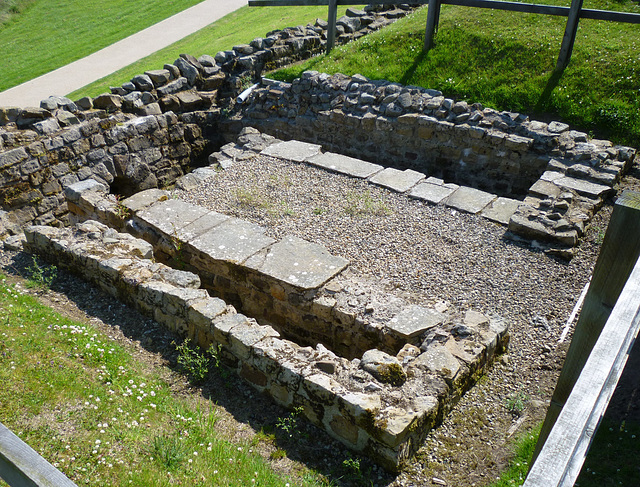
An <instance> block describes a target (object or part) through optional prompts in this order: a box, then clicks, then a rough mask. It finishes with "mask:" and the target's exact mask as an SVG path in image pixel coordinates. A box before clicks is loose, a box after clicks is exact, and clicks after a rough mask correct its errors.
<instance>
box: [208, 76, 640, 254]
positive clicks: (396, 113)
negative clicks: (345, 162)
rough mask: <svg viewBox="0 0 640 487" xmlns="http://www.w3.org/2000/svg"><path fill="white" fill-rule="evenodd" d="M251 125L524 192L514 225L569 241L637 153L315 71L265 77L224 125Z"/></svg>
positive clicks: (454, 179) (437, 96)
mask: <svg viewBox="0 0 640 487" xmlns="http://www.w3.org/2000/svg"><path fill="white" fill-rule="evenodd" d="M246 126H251V127H254V128H256V129H258V130H260V131H261V132H264V133H267V134H270V135H272V136H275V137H277V138H279V139H284V140H290V139H294V140H302V141H306V142H312V143H316V144H319V145H321V146H322V147H323V148H324V149H325V150H331V151H335V152H338V153H341V154H346V155H350V156H353V157H356V158H359V159H365V160H367V161H370V162H374V163H379V164H381V165H383V166H386V167H389V166H392V167H397V168H400V169H413V170H417V171H419V172H421V173H425V174H426V175H428V176H432V177H437V178H441V179H443V180H444V181H445V182H449V183H456V184H461V185H465V186H471V187H474V188H480V189H483V190H485V191H488V192H490V193H495V194H498V195H501V196H509V197H511V198H514V197H518V198H520V199H522V200H523V205H522V206H521V208H519V210H518V212H517V213H516V214H515V215H514V217H512V221H511V222H510V223H509V230H510V231H512V232H513V233H515V234H518V235H521V236H524V237H526V238H531V239H540V240H546V241H551V242H553V243H555V244H559V245H561V246H568V247H572V246H574V245H576V244H577V241H578V238H579V236H581V235H582V233H583V232H584V228H585V225H586V224H587V223H588V221H589V220H590V219H591V218H592V216H593V214H594V213H595V211H597V210H598V209H599V208H600V206H601V205H602V203H603V202H604V199H605V198H606V197H607V195H608V194H609V193H611V191H612V190H613V186H614V185H615V183H617V182H618V181H619V179H620V177H621V176H622V174H624V172H625V171H626V170H627V169H628V167H629V166H630V164H631V163H632V161H633V159H634V158H635V155H636V150H635V149H632V148H629V147H623V146H615V145H614V144H612V143H611V142H609V141H606V140H595V139H590V138H589V137H588V136H587V134H585V133H582V132H577V131H575V130H570V127H569V126H568V125H566V124H562V123H558V122H551V123H549V124H547V123H542V122H538V121H531V120H529V118H528V117H526V116H524V115H522V114H517V113H510V112H497V111H495V110H492V109H490V108H483V107H482V106H481V105H479V104H473V105H469V104H468V103H466V102H464V101H459V102H456V101H454V100H452V99H448V98H445V97H444V96H443V95H442V93H440V92H438V91H435V90H429V89H424V88H418V87H410V86H402V85H400V84H397V83H390V82H388V81H384V80H370V79H367V78H365V77H363V76H359V75H355V76H353V77H348V76H344V75H341V74H336V75H333V76H329V75H327V74H324V73H318V72H315V71H308V72H305V73H303V75H302V77H301V78H298V79H296V80H294V81H293V82H292V83H283V82H276V81H268V80H267V81H266V82H265V86H261V87H258V88H256V89H254V90H253V91H252V93H251V95H250V96H249V98H248V99H247V101H246V102H245V103H244V104H243V105H242V106H241V107H239V112H238V113H237V114H236V115H235V116H234V117H232V118H231V119H226V120H225V119H223V120H221V121H220V123H219V130H220V131H221V132H224V133H227V134H228V136H227V139H233V138H234V136H235V134H237V133H238V132H239V130H240V127H246Z"/></svg>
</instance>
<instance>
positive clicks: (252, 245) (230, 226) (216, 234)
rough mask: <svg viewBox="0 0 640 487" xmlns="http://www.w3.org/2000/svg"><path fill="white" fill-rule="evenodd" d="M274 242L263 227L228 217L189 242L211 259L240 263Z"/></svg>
mask: <svg viewBox="0 0 640 487" xmlns="http://www.w3.org/2000/svg"><path fill="white" fill-rule="evenodd" d="M274 242H275V240H274V239H272V238H271V237H267V236H266V235H265V234H264V228H262V227H261V226H259V225H256V224H255V223H250V222H247V221H245V220H240V219H239V218H229V219H228V220H226V221H224V222H223V223H221V224H220V225H218V226H216V227H214V228H212V229H211V230H209V231H208V232H206V233H204V234H202V235H200V236H199V237H198V238H196V239H195V240H192V241H190V242H189V244H190V245H191V246H192V247H193V248H195V249H196V250H198V251H200V252H202V253H205V254H207V255H209V256H210V257H211V258H212V259H215V260H220V261H224V262H229V263H232V264H241V263H242V262H244V261H245V260H247V259H248V258H249V257H251V256H252V255H253V254H255V253H257V252H259V251H260V250H262V249H264V248H265V247H268V246H269V245H271V244H273V243H274Z"/></svg>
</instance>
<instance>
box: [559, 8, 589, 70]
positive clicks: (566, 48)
mask: <svg viewBox="0 0 640 487" xmlns="http://www.w3.org/2000/svg"><path fill="white" fill-rule="evenodd" d="M582 1H583V0H571V8H570V9H569V16H568V17H567V27H566V29H565V30H564V37H563V38H562V46H561V47H560V55H559V56H558V62H557V63H556V70H563V69H564V68H566V67H567V65H568V64H569V60H570V59H571V53H572V52H573V43H574V42H575V40H576V34H577V33H578V21H579V20H580V10H582Z"/></svg>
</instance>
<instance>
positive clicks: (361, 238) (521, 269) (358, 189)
mask: <svg viewBox="0 0 640 487" xmlns="http://www.w3.org/2000/svg"><path fill="white" fill-rule="evenodd" d="M174 196H175V197H178V198H180V199H184V200H186V201H189V202H191V203H194V204H198V205H201V206H205V207H207V208H210V209H212V210H215V211H219V212H222V213H225V214H228V215H233V216H236V217H239V218H243V219H246V220H250V221H252V222H255V223H257V224H259V225H262V226H264V227H265V228H266V229H267V233H268V234H270V235H272V236H274V237H278V238H281V237H282V236H284V235H286V234H293V235H296V236H299V237H301V238H304V239H307V240H310V241H313V242H316V243H320V244H322V245H324V246H326V247H327V249H329V251H330V252H331V253H332V254H334V255H339V256H342V257H345V258H347V259H349V260H350V261H351V269H352V270H353V271H355V272H356V273H359V274H362V275H364V276H368V277H374V278H375V279H377V280H379V281H380V282H381V283H382V284H383V285H385V287H386V288H387V289H389V292H392V293H394V294H395V293H397V294H401V295H403V297H405V299H409V300H411V301H413V302H416V303H428V304H435V303H436V302H437V301H445V302H448V303H450V304H451V305H453V306H454V307H456V308H458V309H460V310H464V309H467V308H472V309H475V310H478V311H481V312H484V313H495V314H499V315H501V316H503V317H505V318H507V319H508V321H509V322H510V324H511V325H510V326H511V344H510V347H509V354H508V355H507V356H505V357H503V358H502V359H501V361H500V363H498V364H497V365H496V366H495V367H494V368H493V369H492V370H491V371H490V373H489V374H488V375H487V376H486V377H484V378H483V379H482V380H481V381H480V383H479V384H478V385H476V386H475V387H474V388H473V389H472V391H470V392H469V393H467V394H466V395H465V397H464V398H463V399H462V400H461V402H460V403H459V404H458V406H457V407H456V408H455V409H454V411H453V412H452V413H451V414H450V415H449V416H448V417H447V418H446V419H445V421H444V424H443V425H442V426H441V427H440V428H438V429H437V430H435V431H434V432H432V433H431V434H430V435H429V437H428V439H427V441H426V443H425V446H424V447H423V448H422V449H421V451H420V453H419V454H418V456H417V459H416V461H415V462H414V463H413V464H412V465H411V466H409V467H408V468H407V469H406V471H405V472H404V473H403V474H401V475H400V476H399V477H398V478H397V479H396V480H395V481H394V483H393V485H398V486H400V485H403V486H405V485H406V486H408V485H432V482H433V479H434V478H436V479H443V480H445V481H446V482H447V485H457V486H461V487H464V486H476V485H478V486H479V485H485V484H486V483H487V482H489V481H490V480H491V479H492V478H494V477H495V475H497V474H498V472H499V470H500V469H501V468H504V466H505V459H506V458H507V457H508V456H509V454H510V451H511V446H510V443H509V442H508V440H509V439H511V438H513V437H514V436H517V435H518V434H520V432H522V431H524V430H526V429H527V428H529V427H530V426H531V425H532V424H535V423H537V422H540V421H541V420H542V419H543V417H544V407H545V403H546V402H547V401H548V400H549V398H550V395H551V393H552V392H553V387H554V384H555V380H556V377H557V374H558V372H559V370H560V367H561V364H562V359H563V357H564V354H565V352H566V342H565V344H564V345H558V344H557V341H558V338H559V337H560V334H561V333H562V329H563V327H564V325H565V322H566V320H567V318H568V317H569V315H570V313H571V311H572V309H573V307H574V305H575V303H576V301H577V299H578V296H579V295H580V293H581V291H582V289H583V287H584V286H585V284H586V282H587V280H588V278H589V276H590V274H591V272H592V269H593V265H594V264H595V259H596V257H597V253H598V251H599V244H598V240H599V238H600V237H599V234H600V230H599V229H600V228H602V229H604V228H606V223H607V221H608V217H609V215H610V210H611V208H610V207H605V209H604V210H602V211H601V212H600V214H599V215H598V216H597V217H596V219H595V220H594V223H593V225H592V228H591V229H590V230H589V232H588V234H587V238H585V239H584V241H583V242H582V244H581V246H580V249H579V252H578V255H577V256H576V257H575V258H574V259H573V260H572V261H571V262H565V261H561V260H557V259H555V258H552V257H549V256H547V255H546V254H544V253H543V252H541V251H536V250H532V249H531V248H529V247H528V246H524V245H520V244H516V243H513V242H511V241H508V240H505V238H504V233H505V228H504V227H502V226H499V225H497V224H494V223H492V222H489V221H487V220H484V219H482V218H479V217H476V216H473V215H469V214H464V213H460V212H457V211H452V210H451V209H450V208H445V207H440V206H431V205H428V204H426V203H423V202H419V201H416V200H412V199H410V198H408V197H406V196H403V195H399V194H396V193H393V192H391V191H388V190H386V189H384V188H379V187H376V186H374V185H371V184H369V183H367V182H364V181H362V180H358V179H354V178H349V177H346V176H342V175H337V174H333V173H329V172H326V171H323V170H320V169H317V168H314V167H310V166H307V165H305V164H298V163H292V162H288V161H282V160H278V159H274V158H269V157H264V156H258V157H257V158H254V159H252V160H249V161H238V162H235V163H234V164H233V166H231V167H230V168H229V169H227V170H225V171H223V172H220V173H218V174H217V175H216V176H214V177H212V178H210V179H208V180H207V181H205V183H203V184H202V185H200V186H198V187H197V188H196V189H193V190H191V191H180V190H176V191H174ZM569 338H570V337H569Z"/></svg>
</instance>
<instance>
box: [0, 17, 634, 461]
mask: <svg viewBox="0 0 640 487" xmlns="http://www.w3.org/2000/svg"><path fill="white" fill-rule="evenodd" d="M405 7H406V6H402V7H401V8H399V9H396V8H395V7H394V8H393V9H392V10H385V9H383V8H382V7H379V6H378V7H368V8H367V9H365V10H364V11H358V10H353V9H350V10H349V11H348V15H347V16H346V17H344V18H343V19H341V21H340V22H339V26H342V27H339V34H340V36H339V38H338V42H346V41H347V40H349V39H353V38H357V37H360V36H361V35H365V34H366V33H368V32H371V31H373V30H375V29H378V28H380V27H381V26H383V25H386V24H387V23H389V22H391V21H393V19H395V18H398V17H400V16H402V15H406V13H407V12H409V11H410V8H409V7H406V8H405ZM325 45H326V25H324V24H323V23H322V22H321V21H317V22H316V24H315V25H307V26H299V27H296V28H289V29H284V30H282V31H277V32H273V33H269V34H268V35H267V37H265V38H260V39H254V40H253V41H252V42H251V43H250V44H247V45H242V46H236V47H234V49H233V50H230V51H225V52H222V53H217V54H216V55H215V56H214V57H212V56H207V55H205V56H201V57H200V58H199V59H196V58H194V57H193V56H189V55H186V54H185V55H181V56H180V58H179V59H177V60H176V61H175V62H174V63H173V64H170V65H169V64H168V65H165V66H164V68H163V69H161V70H155V71H148V72H147V73H145V74H144V75H139V76H136V77H134V78H133V79H132V80H131V82H128V83H125V84H124V85H122V86H121V87H114V88H112V89H111V93H110V94H105V95H101V96H99V97H97V98H95V99H88V98H85V99H82V100H78V101H77V102H72V101H71V100H68V99H64V98H59V97H52V98H49V99H47V100H44V101H43V102H42V105H41V107H40V108H25V109H22V108H16V107H10V108H0V124H2V125H0V203H1V204H2V210H0V242H4V243H3V245H4V246H5V247H6V248H8V249H14V248H19V247H20V245H21V242H22V241H23V240H24V238H25V236H24V235H25V234H26V243H25V245H26V248H27V249H28V250H30V251H32V252H37V253H39V254H41V255H43V256H45V257H46V258H48V259H50V260H52V261H55V262H56V263H57V264H58V265H61V266H63V267H67V268H69V269H70V270H71V271H73V272H76V273H79V274H80V275H81V276H83V277H84V278H85V279H87V280H89V281H92V282H94V283H95V284H96V285H97V286H99V287H100V288H102V289H103V290H104V291H105V292H107V293H110V294H112V295H114V296H117V297H118V298H120V299H122V300H123V301H125V302H127V303H128V304H130V305H132V306H134V307H136V308H138V309H139V310H140V311H141V312H143V313H146V314H147V315H149V316H152V317H153V318H154V319H155V320H157V321H158V322H159V323H162V324H164V325H166V326H167V327H169V328H170V329H172V330H174V331H175V332H177V333H179V334H181V335H183V336H187V337H190V338H192V339H194V340H195V341H197V343H198V344H199V345H201V346H203V347H207V346H209V345H211V344H215V345H219V346H220V347H221V350H222V356H223V358H224V361H225V364H226V365H227V366H229V367H231V368H232V369H234V370H235V371H236V372H237V373H238V374H239V375H240V376H241V377H243V378H244V379H245V380H247V381H248V382H249V383H250V384H251V385H252V386H254V387H255V388H257V389H258V390H260V391H264V392H265V393H267V394H269V395H270V396H271V397H272V398H273V399H274V400H275V401H277V402H278V403H280V404H282V405H284V406H287V407H294V406H302V407H303V409H304V414H305V416H306V417H307V418H309V420H310V421H312V422H313V423H315V424H317V425H319V426H321V427H323V428H324V429H326V430H327V431H328V432H329V434H331V435H332V436H334V437H336V438H337V439H339V440H340V441H342V442H343V443H345V444H346V445H348V446H349V447H350V448H352V449H354V450H355V451H358V452H362V453H364V454H367V455H369V456H371V457H372V458H374V459H375V460H376V461H378V462H379V463H380V464H381V465H383V466H385V467H386V468H388V469H390V470H397V469H398V468H400V467H401V465H402V464H403V462H405V461H406V460H407V459H409V458H410V457H411V455H412V454H413V453H414V452H415V451H416V450H417V448H419V446H420V444H421V443H422V440H423V439H424V437H425V435H426V434H427V432H428V430H429V429H430V428H432V427H433V426H434V425H435V424H437V422H438V421H439V420H440V419H441V418H442V417H443V415H444V414H446V413H447V411H448V410H449V409H450V408H451V407H452V406H453V404H455V402H456V400H457V399H458V398H459V397H460V396H461V395H462V394H463V393H464V391H465V390H466V389H468V388H469V387H471V386H472V384H473V383H474V381H475V380H476V379H477V378H478V377H479V375H480V374H482V373H483V371H484V370H485V369H486V367H488V366H489V365H490V364H491V362H492V360H493V359H494V357H495V355H496V354H498V353H500V352H502V351H503V350H504V348H505V347H506V344H507V341H508V334H507V324H506V323H504V321H503V320H502V319H500V317H498V316H491V315H483V314H481V313H478V312H476V311H467V312H465V313H463V312H461V311H458V310H455V309H451V308H441V309H435V308H431V307H424V306H420V305H416V304H410V303H407V302H404V301H403V300H402V299H400V298H395V297H390V296H388V295H386V294H385V291H384V290H383V289H380V288H379V286H378V284H377V283H375V282H367V281H365V280H364V279H363V278H362V277H360V276H357V275H354V274H353V273H351V272H350V270H349V263H348V262H347V261H345V260H344V259H342V258H341V257H340V256H333V255H330V254H329V253H328V251H327V250H326V249H324V248H323V247H322V246H320V245H317V244H315V243H313V242H306V241H304V240H301V239H298V238H293V237H290V238H284V239H283V240H280V241H274V240H273V239H271V238H269V237H268V236H266V234H265V231H264V229H262V228H260V227H259V226H256V225H254V224H251V223H248V222H246V221H242V220H239V219H235V218H229V217H227V216H225V215H221V214H218V213H215V212H211V211H208V210H205V209H203V208H199V207H196V206H193V205H189V204H187V203H184V202H180V201H178V200H171V199H168V197H167V193H166V192H164V191H163V190H162V188H166V187H170V186H172V185H174V184H175V185H176V186H178V187H187V186H190V185H194V184H198V182H199V181H200V180H202V179H204V178H208V177H211V176H213V175H214V174H215V172H216V170H219V169H220V168H224V167H226V166H227V165H229V164H233V163H234V161H236V160H238V159H247V158H251V157H254V156H255V155H256V154H257V153H261V152H262V153H264V154H266V155H270V156H274V157H281V158H284V159H289V160H294V161H298V162H301V163H306V164H310V165H314V166H316V167H321V168H324V169H327V170H330V171H335V172H338V173H341V174H346V175H348V176H350V177H357V178H362V179H367V180H368V181H369V182H370V183H371V184H377V185H381V186H384V187H387V188H389V189H391V190H393V191H397V192H400V193H405V194H406V195H407V196H409V197H413V198H418V199H420V200H423V201H425V202H428V203H431V204H440V205H447V206H450V207H452V208H455V209H457V210H460V211H464V212H468V213H473V214H477V215H478V216H480V217H484V218H488V219H490V220H492V221H494V222H496V223H497V224H501V225H503V226H504V228H505V236H506V237H509V238H513V239H518V240H521V241H526V242H531V243H532V244H533V245H534V246H536V247H538V248H540V247H544V248H546V249H547V251H548V252H550V253H553V254H555V255H560V256H563V257H566V258H570V257H571V256H572V254H573V249H574V248H575V245H576V244H577V242H578V239H579V238H580V236H581V235H582V234H583V232H584V229H585V226H586V225H587V224H588V222H589V221H590V219H591V218H592V217H593V214H594V213H595V212H596V211H597V210H598V208H599V207H600V206H601V205H602V204H603V202H604V200H605V198H606V197H607V196H608V195H609V194H610V193H611V192H612V191H613V190H614V185H615V184H616V182H617V181H618V180H619V179H620V177H621V176H622V175H623V174H624V171H625V170H627V168H628V167H629V166H630V165H631V164H632V163H633V160H634V158H635V156H636V151H635V150H634V149H631V148H628V147H621V146H615V145H614V144H612V143H610V142H608V141H602V140H594V139H590V138H589V137H588V136H587V135H586V134H584V133H581V132H578V131H575V130H571V128H570V127H569V126H567V125H566V124H562V123H558V122H552V123H549V124H547V123H542V122H537V121H531V120H529V118H528V117H526V116H524V115H521V114H517V113H510V112H497V111H495V110H492V109H489V108H485V107H482V106H481V105H479V104H473V105H471V104H468V103H466V102H464V101H455V100H452V99H449V98H446V97H445V96H443V94H442V93H440V92H438V91H435V90H428V89H423V88H418V87H411V86H402V85H399V84H397V83H389V82H387V81H378V80H369V79H367V78H365V77H363V76H359V75H355V76H352V77H347V76H343V75H333V76H329V75H326V74H321V73H316V72H306V73H304V74H303V75H302V77H301V78H300V79H297V80H295V81H294V82H292V83H283V82H277V81H273V80H268V79H265V78H262V77H261V73H262V72H263V70H266V69H272V68H274V67H278V66H281V65H283V64H286V63H289V62H291V61H293V60H297V59H304V58H307V57H310V56H311V55H313V54H315V53H318V52H321V51H322V50H323V48H324V46H325ZM253 81H255V82H256V83H255V84H254V85H253V86H250V87H249V84H250V82H253ZM247 88H248V89H247ZM276 137H277V139H276ZM283 141H284V142H283ZM297 141H304V142H297ZM109 192H110V193H111V194H109ZM113 195H121V196H122V197H121V198H119V199H118V198H116V197H114V196H113ZM23 230H24V234H23ZM172 267H183V268H184V269H180V270H176V269H173V268H172ZM376 296H379V297H384V299H378V300H377V301H379V302H384V303H385V305H384V306H382V307H376V308H371V307H370V306H368V304H367V303H369V302H370V301H371V299H373V298H375V297H376ZM241 313H242V314H241Z"/></svg>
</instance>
